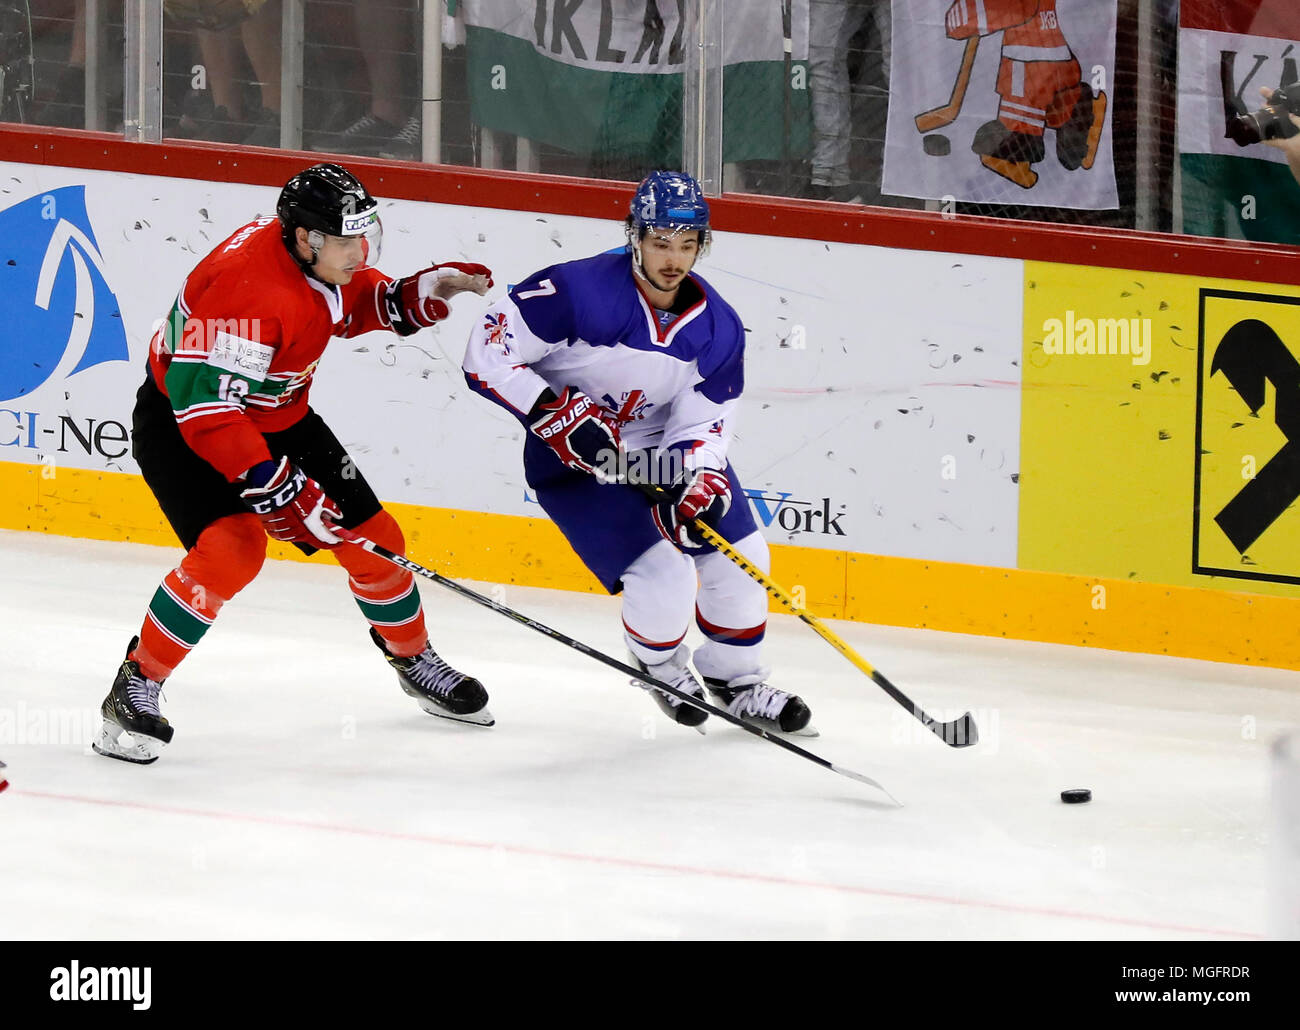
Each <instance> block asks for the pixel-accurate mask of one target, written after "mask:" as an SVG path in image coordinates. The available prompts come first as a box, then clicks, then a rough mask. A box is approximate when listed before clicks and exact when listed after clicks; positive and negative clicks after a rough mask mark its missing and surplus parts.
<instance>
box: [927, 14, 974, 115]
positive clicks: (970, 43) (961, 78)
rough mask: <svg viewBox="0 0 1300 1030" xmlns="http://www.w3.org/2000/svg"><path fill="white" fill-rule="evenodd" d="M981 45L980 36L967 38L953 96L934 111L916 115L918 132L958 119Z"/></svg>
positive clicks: (953, 88) (954, 84)
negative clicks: (977, 50)
mask: <svg viewBox="0 0 1300 1030" xmlns="http://www.w3.org/2000/svg"><path fill="white" fill-rule="evenodd" d="M979 45H980V38H979V36H971V38H970V39H968V40H966V49H965V50H964V51H962V55H961V67H960V68H959V69H958V70H957V81H956V82H954V83H953V84H952V96H950V97H949V98H948V102H947V103H946V104H944V105H943V106H942V107H936V108H935V109H934V110H932V111H922V112H921V113H920V114H918V115H917V116H916V131H917V132H922V133H924V132H933V131H934V130H935V129H942V128H943V127H944V126H945V125H950V124H952V123H953V122H955V121H956V120H957V115H959V114H960V113H961V105H962V103H963V102H964V101H965V100H966V87H967V86H969V85H970V74H971V70H972V69H973V68H974V67H975V51H976V49H977V48H978V47H979Z"/></svg>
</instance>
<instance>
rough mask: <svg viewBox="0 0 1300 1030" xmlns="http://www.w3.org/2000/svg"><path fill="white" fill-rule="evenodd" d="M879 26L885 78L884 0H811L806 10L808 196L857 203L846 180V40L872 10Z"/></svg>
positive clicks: (848, 92)
mask: <svg viewBox="0 0 1300 1030" xmlns="http://www.w3.org/2000/svg"><path fill="white" fill-rule="evenodd" d="M873 15H874V17H875V19H876V24H877V26H878V27H879V29H880V35H881V54H882V59H883V61H884V77H885V81H886V82H888V81H889V27H888V25H889V23H888V18H889V5H888V2H887V0H811V3H810V6H809V12H808V85H809V88H810V89H811V91H812V116H813V152H812V175H811V177H810V179H809V185H808V188H807V190H806V191H805V196H807V197H808V198H810V199H812V200H839V201H847V202H850V203H861V202H862V196H861V194H860V193H859V192H858V191H857V190H856V189H855V187H854V185H853V184H852V182H851V181H850V174H849V141H850V135H851V130H852V115H853V105H852V85H851V83H850V81H849V42H850V40H852V38H853V36H854V35H855V34H856V33H857V32H858V31H859V30H860V29H861V28H862V27H863V26H864V25H865V24H866V23H867V20H868V18H869V17H871V16H873Z"/></svg>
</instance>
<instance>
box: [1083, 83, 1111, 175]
mask: <svg viewBox="0 0 1300 1030" xmlns="http://www.w3.org/2000/svg"><path fill="white" fill-rule="evenodd" d="M1105 122H1106V94H1105V93H1098V94H1097V95H1096V97H1094V98H1093V101H1092V127H1091V128H1090V129H1089V130H1088V152H1087V155H1086V156H1085V157H1084V159H1083V161H1082V163H1081V164H1080V167H1081V168H1085V169H1087V168H1091V167H1092V163H1093V162H1094V161H1095V160H1097V146H1098V145H1099V144H1100V143H1101V129H1102V126H1103V125H1104V124H1105Z"/></svg>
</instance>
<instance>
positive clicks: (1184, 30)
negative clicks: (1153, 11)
mask: <svg viewBox="0 0 1300 1030" xmlns="http://www.w3.org/2000/svg"><path fill="white" fill-rule="evenodd" d="M1178 20H1179V26H1178V156H1179V164H1180V170H1181V173H1182V202H1183V231H1184V232H1188V233H1191V234H1193V235H1197V236H1220V237H1227V238H1230V239H1247V240H1259V241H1261V242H1268V243H1292V244H1294V243H1300V186H1297V185H1296V182H1295V179H1294V178H1293V177H1292V175H1291V171H1290V169H1289V168H1288V167H1287V163H1286V157H1285V155H1283V154H1282V152H1281V151H1279V150H1276V149H1274V148H1273V147H1267V146H1264V145H1263V144H1262V143H1261V144H1254V145H1252V146H1247V147H1240V146H1238V145H1237V144H1236V143H1234V142H1233V141H1232V140H1231V139H1230V138H1228V136H1227V131H1226V126H1227V121H1228V119H1229V118H1232V117H1234V116H1235V115H1236V114H1237V113H1239V112H1241V111H1255V110H1258V109H1259V108H1260V107H1262V106H1263V105H1264V100H1263V98H1262V97H1261V96H1260V94H1259V87H1260V86H1267V87H1268V88H1270V89H1276V88H1277V87H1278V86H1281V85H1285V84H1287V83H1292V82H1296V81H1297V80H1298V79H1300V74H1297V64H1296V62H1297V57H1300V4H1297V3H1296V0H1183V2H1182V6H1181V8H1180V10H1179V19H1178Z"/></svg>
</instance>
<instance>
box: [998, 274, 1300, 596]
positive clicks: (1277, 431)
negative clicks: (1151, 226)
mask: <svg viewBox="0 0 1300 1030" xmlns="http://www.w3.org/2000/svg"><path fill="white" fill-rule="evenodd" d="M1024 345H1025V346H1024V379H1023V395H1022V405H1021V478H1020V490H1021V496H1020V525H1019V541H1018V543H1019V554H1018V566H1019V568H1021V569H1023V570H1034V571H1042V572H1058V573H1067V574H1071V575H1084V576H1099V577H1106V578H1110V579H1115V580H1125V581H1128V582H1138V583H1159V584H1170V585H1176V586H1196V587H1208V588H1212V589H1219V590H1230V591H1239V592H1250V593H1265V594H1275V595H1280V596H1284V597H1300V508H1298V507H1297V505H1296V500H1297V497H1300V289H1297V288H1294V287H1282V286H1267V287H1262V286H1256V285H1254V284H1249V283H1239V282H1231V281H1226V280H1206V279H1200V278H1194V277H1189V276H1180V275H1169V274H1160V273H1150V272H1130V271H1122V270H1114V269H1104V268H1091V267H1082V266H1074V265H1057V264H1043V263H1035V262H1026V265H1025V306H1024ZM1293 441H1294V442H1293Z"/></svg>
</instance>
